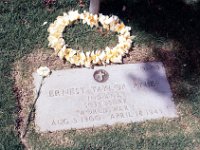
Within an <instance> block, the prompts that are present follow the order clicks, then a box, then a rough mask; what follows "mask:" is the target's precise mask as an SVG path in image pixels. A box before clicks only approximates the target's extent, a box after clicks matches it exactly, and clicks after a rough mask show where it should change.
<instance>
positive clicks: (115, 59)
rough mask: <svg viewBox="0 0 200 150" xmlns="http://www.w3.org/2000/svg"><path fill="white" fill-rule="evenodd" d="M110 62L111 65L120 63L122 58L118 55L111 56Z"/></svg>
mask: <svg viewBox="0 0 200 150" xmlns="http://www.w3.org/2000/svg"><path fill="white" fill-rule="evenodd" d="M110 61H111V62H112V63H122V56H121V55H118V56H113V57H112V58H111V59H110Z"/></svg>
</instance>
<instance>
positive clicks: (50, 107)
mask: <svg viewBox="0 0 200 150" xmlns="http://www.w3.org/2000/svg"><path fill="white" fill-rule="evenodd" d="M33 76H34V84H35V87H36V90H37V88H38V87H39V83H40V80H41V77H40V76H38V75H37V74H36V73H34V74H33ZM162 117H166V118H174V117H177V112H176V107H175V105H174V102H173V98H172V92H171V90H170V86H169V83H168V81H167V78H166V73H165V69H164V66H163V64H162V63H160V62H151V63H139V64H126V65H113V66H106V67H95V68H94V69H87V68H83V69H71V70H59V71H53V72H52V74H51V75H50V76H49V77H47V78H45V79H44V84H43V85H42V88H41V93H40V96H39V98H38V100H37V103H36V117H35V124H36V127H37V130H38V131H40V132H45V131H58V130H65V129H72V128H75V129H82V128H89V127H98V126H101V125H113V124H115V123H130V122H139V121H145V120H150V119H159V118H162Z"/></svg>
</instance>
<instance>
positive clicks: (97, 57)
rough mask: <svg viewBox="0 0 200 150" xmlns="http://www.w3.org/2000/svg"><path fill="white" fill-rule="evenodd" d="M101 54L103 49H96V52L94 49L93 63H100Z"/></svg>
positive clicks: (92, 54) (92, 53)
mask: <svg viewBox="0 0 200 150" xmlns="http://www.w3.org/2000/svg"><path fill="white" fill-rule="evenodd" d="M100 54H101V51H99V50H96V51H95V52H94V51H92V52H91V59H92V63H93V64H98V63H100V58H99V56H100Z"/></svg>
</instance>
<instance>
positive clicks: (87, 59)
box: [84, 51, 92, 68]
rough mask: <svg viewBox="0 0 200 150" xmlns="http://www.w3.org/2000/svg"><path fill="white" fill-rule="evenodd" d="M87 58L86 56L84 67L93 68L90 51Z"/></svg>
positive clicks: (86, 54)
mask: <svg viewBox="0 0 200 150" xmlns="http://www.w3.org/2000/svg"><path fill="white" fill-rule="evenodd" d="M85 56H86V60H85V63H84V65H85V67H87V68H89V67H91V62H92V59H91V57H90V51H88V52H86V53H85Z"/></svg>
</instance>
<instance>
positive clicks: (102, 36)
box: [64, 22, 118, 51]
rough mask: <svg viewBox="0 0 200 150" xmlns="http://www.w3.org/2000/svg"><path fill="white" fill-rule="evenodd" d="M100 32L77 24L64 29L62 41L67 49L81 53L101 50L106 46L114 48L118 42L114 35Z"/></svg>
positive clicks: (97, 29)
mask: <svg viewBox="0 0 200 150" xmlns="http://www.w3.org/2000/svg"><path fill="white" fill-rule="evenodd" d="M100 30H101V29H100V28H95V27H94V28H91V27H89V26H88V25H83V24H81V23H80V22H77V24H75V25H71V26H68V27H66V29H65V32H64V39H65V41H66V42H67V44H68V46H69V47H71V48H73V49H77V50H83V51H92V50H103V49H105V48H106V46H108V47H114V46H115V45H116V44H117V42H118V41H117V40H118V38H117V36H116V34H115V33H113V32H108V31H106V30H102V31H100Z"/></svg>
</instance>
